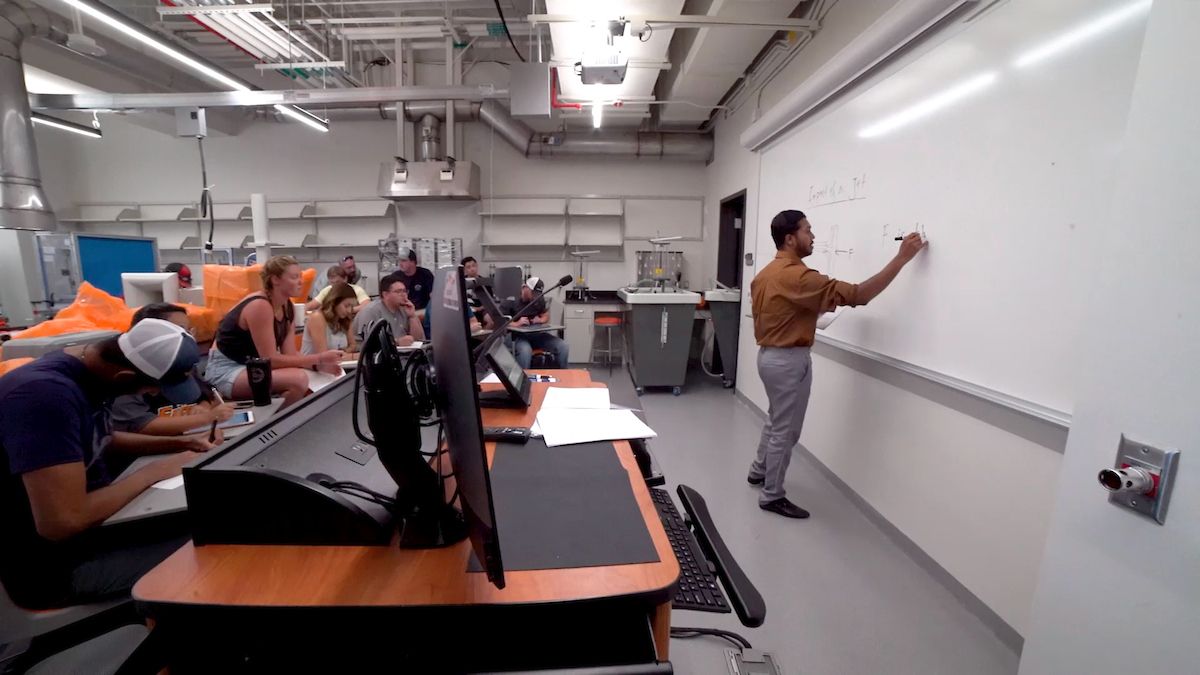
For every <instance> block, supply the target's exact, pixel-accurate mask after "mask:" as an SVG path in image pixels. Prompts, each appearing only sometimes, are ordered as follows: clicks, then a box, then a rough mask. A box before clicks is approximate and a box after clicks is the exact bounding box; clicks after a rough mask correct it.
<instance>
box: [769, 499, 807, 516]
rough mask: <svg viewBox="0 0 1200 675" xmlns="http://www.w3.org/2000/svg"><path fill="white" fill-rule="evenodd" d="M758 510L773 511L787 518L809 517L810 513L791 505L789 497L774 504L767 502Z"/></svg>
mask: <svg viewBox="0 0 1200 675" xmlns="http://www.w3.org/2000/svg"><path fill="white" fill-rule="evenodd" d="M758 508H760V509H762V510H763V511H772V512H774V513H778V514H779V515H781V516H784V517H786V518H807V517H808V511H805V510H804V509H802V508H800V507H799V506H796V505H795V504H793V503H791V502H790V501H788V499H787V497H781V498H779V499H776V500H775V501H773V502H767V503H766V504H759V505H758Z"/></svg>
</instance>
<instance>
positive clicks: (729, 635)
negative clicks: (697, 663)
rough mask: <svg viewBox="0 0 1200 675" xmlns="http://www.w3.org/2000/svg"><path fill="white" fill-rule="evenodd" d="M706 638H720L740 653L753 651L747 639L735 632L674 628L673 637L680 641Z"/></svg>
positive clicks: (672, 629) (714, 629) (683, 627)
mask: <svg viewBox="0 0 1200 675" xmlns="http://www.w3.org/2000/svg"><path fill="white" fill-rule="evenodd" d="M704 636H711V637H718V638H721V639H722V640H728V641H729V642H731V643H733V644H734V646H736V647H737V648H738V651H741V650H743V649H753V648H754V647H752V646H751V645H750V641H749V640H747V639H746V638H744V637H742V636H741V635H738V634H737V633H734V632H733V631H728V630H721V629H719V628H691V627H688V626H672V627H671V637H673V638H676V639H679V640H687V639H690V638H698V637H704Z"/></svg>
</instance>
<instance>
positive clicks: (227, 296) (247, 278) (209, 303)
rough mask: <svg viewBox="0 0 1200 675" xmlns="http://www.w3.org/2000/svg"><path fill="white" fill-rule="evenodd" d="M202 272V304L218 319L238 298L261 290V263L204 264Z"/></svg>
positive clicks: (231, 307)
mask: <svg viewBox="0 0 1200 675" xmlns="http://www.w3.org/2000/svg"><path fill="white" fill-rule="evenodd" d="M203 272H204V305H205V306H206V307H208V308H209V309H211V310H213V311H214V312H216V316H217V320H218V321H219V320H220V318H221V317H223V316H225V315H226V314H228V313H229V310H231V309H233V307H234V305H236V304H238V301H239V300H241V299H242V298H244V297H246V296H247V295H249V294H251V293H253V292H254V291H261V290H262V277H261V276H260V274H261V272H262V265H251V266H250V267H241V266H237V265H205V266H204V268H203Z"/></svg>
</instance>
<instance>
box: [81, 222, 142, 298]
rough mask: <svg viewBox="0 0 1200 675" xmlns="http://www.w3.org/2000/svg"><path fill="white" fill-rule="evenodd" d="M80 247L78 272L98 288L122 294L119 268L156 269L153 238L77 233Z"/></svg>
mask: <svg viewBox="0 0 1200 675" xmlns="http://www.w3.org/2000/svg"><path fill="white" fill-rule="evenodd" d="M76 242H77V245H78V247H79V273H80V275H81V276H82V277H83V280H84V281H86V282H88V283H89V284H91V285H93V286H95V287H96V288H99V289H100V290H102V291H104V292H106V293H110V294H112V295H116V296H119V297H121V296H124V291H123V290H122V289H121V273H122V272H157V271H158V269H157V264H156V262H157V258H156V256H155V250H154V249H155V246H156V243H155V241H154V240H153V239H150V240H145V241H141V240H137V239H112V238H109V237H89V236H88V235H85V234H80V235H76Z"/></svg>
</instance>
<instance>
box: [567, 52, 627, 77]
mask: <svg viewBox="0 0 1200 675" xmlns="http://www.w3.org/2000/svg"><path fill="white" fill-rule="evenodd" d="M628 68H629V59H627V58H625V55H624V54H622V53H621V52H620V50H618V49H616V48H615V47H610V48H608V49H597V50H591V51H588V52H586V53H584V55H583V59H582V60H580V61H579V63H576V64H575V72H577V73H579V79H580V80H581V81H582V82H583V83H584V84H621V83H622V82H624V81H625V71H626V70H628Z"/></svg>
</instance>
